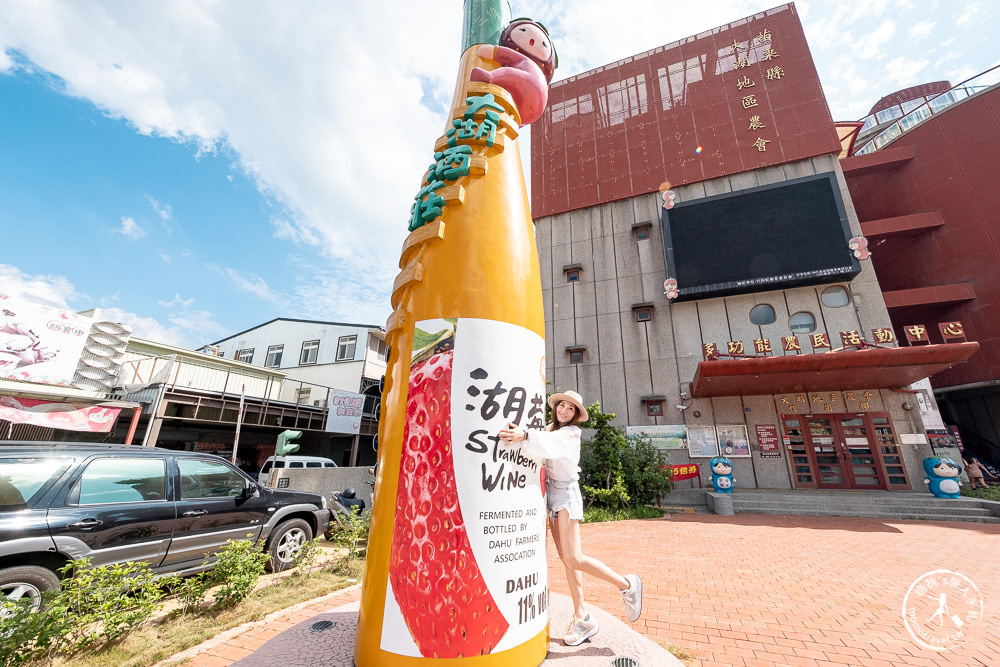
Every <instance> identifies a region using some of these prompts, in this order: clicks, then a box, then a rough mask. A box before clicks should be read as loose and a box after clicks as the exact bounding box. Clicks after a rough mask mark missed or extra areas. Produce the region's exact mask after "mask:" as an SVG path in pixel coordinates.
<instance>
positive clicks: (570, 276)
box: [566, 270, 580, 283]
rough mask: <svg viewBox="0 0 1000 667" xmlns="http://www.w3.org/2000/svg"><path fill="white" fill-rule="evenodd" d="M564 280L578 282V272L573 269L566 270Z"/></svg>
mask: <svg viewBox="0 0 1000 667" xmlns="http://www.w3.org/2000/svg"><path fill="white" fill-rule="evenodd" d="M566 282H568V283H578V282H580V272H579V271H576V270H573V271H567V272H566Z"/></svg>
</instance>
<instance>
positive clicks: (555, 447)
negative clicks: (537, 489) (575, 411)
mask: <svg viewBox="0 0 1000 667" xmlns="http://www.w3.org/2000/svg"><path fill="white" fill-rule="evenodd" d="M582 433H583V431H581V430H580V427H579V426H563V427H562V428H561V429H558V430H555V431H535V430H531V431H527V434H528V438H527V440H525V441H524V444H523V445H522V448H523V449H524V452H525V453H526V454H529V455H530V456H533V457H535V458H541V459H545V467H546V468H547V469H548V472H547V475H548V477H549V478H550V479H554V480H556V481H560V482H575V481H577V480H579V479H580V465H579V464H580V436H581V435H582Z"/></svg>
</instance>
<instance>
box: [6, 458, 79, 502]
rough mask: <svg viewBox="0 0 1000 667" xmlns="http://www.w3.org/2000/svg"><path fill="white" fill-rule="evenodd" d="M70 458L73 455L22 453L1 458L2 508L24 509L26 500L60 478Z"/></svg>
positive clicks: (29, 500)
mask: <svg viewBox="0 0 1000 667" xmlns="http://www.w3.org/2000/svg"><path fill="white" fill-rule="evenodd" d="M70 462H71V460H70V459H55V458H27V457H19V456H12V457H10V458H5V459H0V511H2V510H7V509H11V508H13V509H19V510H20V509H24V505H25V503H30V502H31V501H32V499H33V498H34V497H35V496H36V495H40V494H41V493H44V492H45V490H46V489H48V488H49V485H50V484H51V483H52V482H54V481H55V480H57V479H59V476H60V475H62V474H63V472H65V470H66V468H68V467H69V464H70Z"/></svg>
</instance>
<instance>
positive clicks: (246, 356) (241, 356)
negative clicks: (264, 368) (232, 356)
mask: <svg viewBox="0 0 1000 667" xmlns="http://www.w3.org/2000/svg"><path fill="white" fill-rule="evenodd" d="M236 361H242V362H243V363H245V364H252V363H253V348H252V347H251V348H250V349H249V350H237V351H236Z"/></svg>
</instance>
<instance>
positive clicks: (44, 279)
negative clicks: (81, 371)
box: [0, 264, 224, 349]
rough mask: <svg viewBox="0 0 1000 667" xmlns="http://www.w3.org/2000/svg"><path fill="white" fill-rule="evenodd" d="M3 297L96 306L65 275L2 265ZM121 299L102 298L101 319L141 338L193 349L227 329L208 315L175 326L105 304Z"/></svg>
mask: <svg viewBox="0 0 1000 667" xmlns="http://www.w3.org/2000/svg"><path fill="white" fill-rule="evenodd" d="M0 294H7V295H8V296H11V297H15V298H18V299H23V300H25V301H30V302H32V303H37V304H41V305H43V306H50V307H52V308H60V309H63V310H72V311H82V310H89V309H90V308H93V306H94V302H93V301H92V300H91V299H90V298H88V297H87V296H86V295H85V294H81V293H79V292H77V291H76V288H75V287H74V286H73V283H72V282H70V281H69V280H68V279H67V278H65V277H64V276H56V275H47V274H39V275H35V276H32V275H29V274H27V273H24V272H22V271H21V270H20V269H18V268H17V267H15V266H10V265H8V264H0ZM117 298H118V295H117V294H113V295H110V296H107V297H104V298H102V299H100V303H101V314H100V316H101V319H102V320H108V321H112V322H120V323H122V324H127V325H129V326H130V327H132V335H133V336H138V337H139V338H145V339H148V340H154V341H158V342H161V343H169V344H171V345H177V346H179V347H187V348H191V349H193V347H194V345H195V344H196V343H198V344H200V343H201V342H203V341H202V339H203V337H204V336H206V335H207V334H210V333H211V334H212V335H215V334H216V333H218V332H219V331H221V330H223V329H224V327H222V326H221V325H219V324H218V323H214V322H212V321H211V318H210V317H207V316H206V315H201V316H200V317H199V318H197V319H191V320H190V321H188V320H185V319H184V318H181V317H178V318H176V319H177V322H176V323H174V325H173V326H166V325H164V324H163V323H161V322H159V321H158V320H156V319H154V318H152V317H144V316H142V315H137V314H135V313H132V312H128V311H126V310H123V309H121V308H118V307H114V306H111V307H106V305H105V304H111V303H114V302H115V301H116V300H117ZM171 322H173V319H172V320H171ZM188 325H190V326H188Z"/></svg>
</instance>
